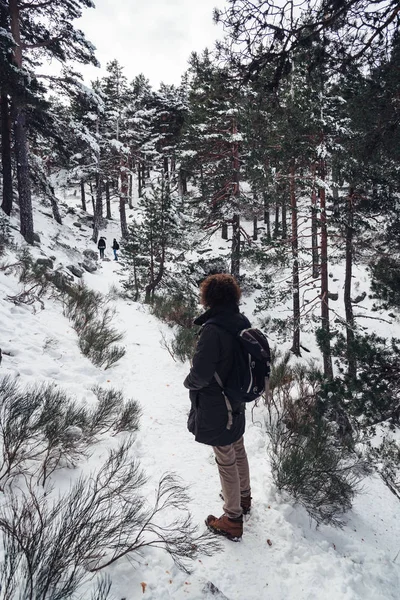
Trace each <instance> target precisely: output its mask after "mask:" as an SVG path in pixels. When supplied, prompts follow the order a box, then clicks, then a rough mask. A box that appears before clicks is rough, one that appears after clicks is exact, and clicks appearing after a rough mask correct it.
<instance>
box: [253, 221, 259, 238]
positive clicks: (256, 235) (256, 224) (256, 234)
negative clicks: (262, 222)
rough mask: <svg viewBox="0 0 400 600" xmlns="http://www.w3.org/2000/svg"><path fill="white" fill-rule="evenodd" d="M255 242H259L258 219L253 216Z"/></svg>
mask: <svg viewBox="0 0 400 600" xmlns="http://www.w3.org/2000/svg"><path fill="white" fill-rule="evenodd" d="M253 240H254V241H256V240H258V219H257V215H254V216H253Z"/></svg>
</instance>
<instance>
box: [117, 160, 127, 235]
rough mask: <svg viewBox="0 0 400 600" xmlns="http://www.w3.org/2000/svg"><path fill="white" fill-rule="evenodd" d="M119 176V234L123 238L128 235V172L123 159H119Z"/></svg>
mask: <svg viewBox="0 0 400 600" xmlns="http://www.w3.org/2000/svg"><path fill="white" fill-rule="evenodd" d="M120 178H121V189H120V195H119V216H120V221H121V236H122V238H123V239H126V238H127V237H128V225H127V221H126V201H127V198H128V190H129V182H128V172H127V170H126V163H125V160H124V159H121V168H120Z"/></svg>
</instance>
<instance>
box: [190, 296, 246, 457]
mask: <svg viewBox="0 0 400 600" xmlns="http://www.w3.org/2000/svg"><path fill="white" fill-rule="evenodd" d="M211 318H212V319H213V321H217V322H218V323H221V327H219V326H218V325H217V324H214V323H207V321H208V320H209V319H211ZM195 324H196V325H202V326H203V327H202V330H201V332H200V335H199V340H198V342H197V348H196V352H195V354H194V357H193V366H192V368H191V369H190V373H189V375H188V376H187V377H186V379H185V381H184V383H183V385H184V386H185V387H186V388H188V389H189V390H190V393H189V396H190V400H191V403H192V406H191V409H190V413H189V418H188V429H189V431H190V432H191V433H193V434H194V436H195V439H196V441H197V442H201V443H202V444H209V445H211V446H227V445H228V444H233V442H236V441H237V440H238V439H240V438H241V436H242V435H243V433H244V430H245V415H244V404H240V405H238V406H233V407H232V408H233V424H232V427H231V428H230V429H227V425H228V408H227V406H226V402H225V398H224V396H223V394H222V390H221V387H220V386H219V385H218V383H217V381H216V380H215V377H214V373H215V372H217V373H218V375H219V376H220V378H221V380H222V382H224V381H225V379H226V377H227V376H228V374H229V372H230V370H231V368H232V363H233V348H234V343H235V337H234V335H232V334H231V333H228V331H226V330H225V329H222V326H223V327H226V328H227V329H229V331H234V332H238V331H240V330H241V329H246V328H248V327H251V325H250V322H249V320H248V319H247V318H246V317H245V316H244V315H242V314H241V313H239V309H238V307H237V306H236V305H234V306H227V307H223V308H218V309H216V308H215V309H212V310H209V311H207V312H206V313H204V314H203V315H201V317H199V318H198V319H196V321H195Z"/></svg>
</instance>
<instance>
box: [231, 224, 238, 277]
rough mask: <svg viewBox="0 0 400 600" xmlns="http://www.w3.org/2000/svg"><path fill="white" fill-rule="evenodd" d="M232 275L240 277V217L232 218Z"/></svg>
mask: <svg viewBox="0 0 400 600" xmlns="http://www.w3.org/2000/svg"><path fill="white" fill-rule="evenodd" d="M231 254H232V256H231V274H232V275H233V276H234V277H236V279H237V278H238V277H239V275H240V217H239V215H233V218H232V251H231Z"/></svg>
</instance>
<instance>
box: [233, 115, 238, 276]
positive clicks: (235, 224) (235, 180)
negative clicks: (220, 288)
mask: <svg viewBox="0 0 400 600" xmlns="http://www.w3.org/2000/svg"><path fill="white" fill-rule="evenodd" d="M232 134H233V135H234V136H235V135H236V134H237V123H236V119H235V118H234V119H233V121H232ZM232 161H233V196H234V205H235V210H238V209H239V200H240V161H239V144H238V142H237V141H234V142H233V144H232ZM231 252H232V257H231V274H232V275H233V276H234V277H236V279H238V278H239V275H240V216H239V213H236V214H234V215H233V217H232V250H231Z"/></svg>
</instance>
